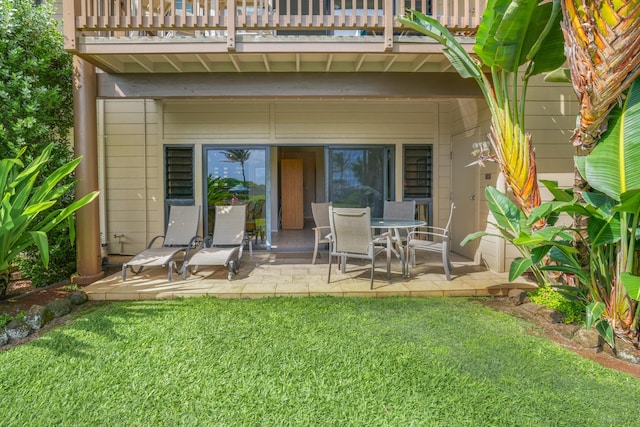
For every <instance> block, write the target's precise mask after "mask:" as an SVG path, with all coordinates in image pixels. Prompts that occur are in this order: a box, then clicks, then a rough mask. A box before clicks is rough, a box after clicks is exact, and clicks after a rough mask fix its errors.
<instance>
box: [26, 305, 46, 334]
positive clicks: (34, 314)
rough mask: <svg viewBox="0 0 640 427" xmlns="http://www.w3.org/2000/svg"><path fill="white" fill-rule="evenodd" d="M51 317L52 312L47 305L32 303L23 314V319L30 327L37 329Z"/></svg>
mask: <svg viewBox="0 0 640 427" xmlns="http://www.w3.org/2000/svg"><path fill="white" fill-rule="evenodd" d="M51 319H53V314H52V313H51V311H50V310H49V309H48V308H47V307H43V306H41V305H37V304H34V305H32V306H31V308H30V309H29V312H27V314H26V316H24V321H25V323H26V324H27V325H29V327H30V328H31V329H34V330H38V329H40V328H42V327H43V326H44V325H46V324H47V323H49V322H50V321H51Z"/></svg>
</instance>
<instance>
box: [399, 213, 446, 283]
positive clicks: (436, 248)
mask: <svg viewBox="0 0 640 427" xmlns="http://www.w3.org/2000/svg"><path fill="white" fill-rule="evenodd" d="M455 207H456V206H455V205H454V204H453V203H451V208H450V209H449V219H448V220H447V225H446V226H445V227H444V228H441V227H434V226H431V225H429V226H424V227H419V228H418V229H417V230H415V231H412V232H410V233H409V235H408V236H407V257H406V259H407V262H408V263H410V264H411V267H415V266H416V250H419V251H427V252H436V253H440V254H442V265H443V266H444V274H445V276H447V280H451V270H453V266H452V265H451V262H450V261H449V252H450V251H451V248H450V245H449V243H450V239H451V235H450V229H451V219H452V218H453V210H454V209H455ZM407 271H409V269H408V268H407Z"/></svg>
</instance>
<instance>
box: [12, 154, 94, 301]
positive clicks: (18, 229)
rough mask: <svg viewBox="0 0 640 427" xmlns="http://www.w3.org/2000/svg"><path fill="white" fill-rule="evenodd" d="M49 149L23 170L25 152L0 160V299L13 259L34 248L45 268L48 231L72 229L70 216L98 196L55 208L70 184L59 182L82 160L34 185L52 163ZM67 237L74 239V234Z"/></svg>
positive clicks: (47, 254)
mask: <svg viewBox="0 0 640 427" xmlns="http://www.w3.org/2000/svg"><path fill="white" fill-rule="evenodd" d="M52 150H53V145H52V144H49V145H48V146H47V147H46V148H45V149H44V150H43V151H42V153H41V154H40V155H38V156H37V157H36V158H35V159H34V160H33V161H32V162H31V163H30V164H28V165H27V166H26V167H25V166H24V164H23V163H22V160H21V159H20V157H21V156H22V154H24V149H23V150H22V151H21V152H20V154H19V155H18V156H17V157H16V158H14V159H11V158H8V159H3V160H1V161H0V197H1V199H0V299H2V298H4V297H5V295H6V291H7V286H8V284H9V277H10V272H11V268H12V265H13V262H14V261H15V260H16V258H17V257H18V256H19V255H20V254H21V253H22V252H23V251H24V250H25V249H27V248H28V247H30V246H33V245H35V246H36V247H37V248H38V250H39V252H40V259H41V261H42V263H43V265H44V266H45V267H48V264H49V243H48V239H47V232H49V231H50V230H51V229H53V228H54V227H55V226H56V225H58V224H60V223H61V222H63V221H69V227H70V229H71V230H73V228H74V227H73V214H74V213H75V212H76V211H77V210H78V209H80V208H81V207H83V206H85V205H87V204H88V203H90V202H91V201H93V199H95V198H96V197H97V195H98V192H93V193H89V194H87V195H86V196H84V197H82V198H80V199H78V200H76V201H75V202H73V203H71V204H70V205H68V206H63V207H59V208H56V206H59V202H60V198H61V197H62V196H64V195H65V194H66V193H67V192H68V191H70V190H71V187H72V185H73V183H69V184H65V185H60V182H61V181H62V180H63V179H64V178H66V177H67V176H69V175H70V174H71V173H72V172H73V171H74V170H75V168H76V167H77V166H78V164H79V163H80V161H81V160H82V159H81V158H77V159H75V160H72V161H70V162H68V163H66V164H64V165H62V166H60V167H59V168H58V169H56V170H55V171H54V172H53V173H51V174H50V175H49V176H48V177H44V179H43V180H42V183H41V184H40V185H36V183H37V182H38V178H39V175H40V174H41V172H42V170H43V169H44V168H45V167H46V165H47V163H48V162H49V161H50V160H51V155H52ZM42 215H44V216H42ZM39 218H42V219H40V220H39ZM36 221H37V222H36ZM70 238H73V233H71V234H70Z"/></svg>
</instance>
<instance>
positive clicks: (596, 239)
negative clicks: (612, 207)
mask: <svg viewBox="0 0 640 427" xmlns="http://www.w3.org/2000/svg"><path fill="white" fill-rule="evenodd" d="M587 235H588V236H589V241H590V242H591V244H592V245H593V246H600V245H605V244H607V243H615V242H617V241H619V240H620V220H619V219H618V217H617V216H616V217H610V218H609V219H608V220H603V219H600V218H594V217H592V218H589V222H588V223H587Z"/></svg>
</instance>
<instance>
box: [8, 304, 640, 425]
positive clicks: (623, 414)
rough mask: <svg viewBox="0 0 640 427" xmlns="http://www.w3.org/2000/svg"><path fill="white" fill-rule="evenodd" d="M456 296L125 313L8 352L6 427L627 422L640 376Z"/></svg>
mask: <svg viewBox="0 0 640 427" xmlns="http://www.w3.org/2000/svg"><path fill="white" fill-rule="evenodd" d="M530 327H532V326H531V325H529V324H527V323H524V322H523V321H521V320H518V319H514V318H511V317H508V316H506V315H503V314H500V313H496V312H494V311H492V310H490V309H488V308H486V307H484V306H482V305H481V304H478V303H477V302H474V301H470V300H466V299H461V298H455V299H404V298H387V299H350V298H330V297H317V298H266V299H259V300H216V299H212V298H193V299H184V300H176V301H152V302H129V303H114V304H110V305H107V306H104V307H100V308H97V309H93V310H89V311H88V312H86V313H84V314H83V315H81V316H79V317H77V318H76V319H75V320H74V321H72V322H70V323H69V324H67V325H65V326H63V327H59V328H56V329H54V330H52V331H49V332H48V333H46V334H45V335H44V336H43V337H41V338H39V339H38V340H35V341H32V342H31V343H29V344H26V345H23V346H20V347H18V348H15V349H13V350H10V351H5V352H2V353H0V364H1V365H2V370H1V371H0V384H2V398H1V399H0V414H1V415H0V418H1V421H0V422H1V423H2V425H3V426H22V425H47V426H48V425H55V426H107V425H109V426H155V425H162V426H176V425H186V426H201V425H205V426H207V425H216V426H217V425H224V426H228V425H229V426H234V425H239V426H248V425H251V426H279V425H287V426H289V425H291V426H314V425H315V426H387V425H388V426H411V425H416V426H428V425H446V426H459V425H469V426H516V425H523V426H524V425H526V426H529V425H534V426H552V425H553V426H556V425H567V426H578V425H579V426H589V425H593V426H625V425H637V422H638V416H637V415H636V414H635V410H634V409H633V408H634V407H635V403H633V402H638V401H640V380H638V379H636V378H634V377H631V376H629V375H627V374H623V373H619V372H616V371H612V370H608V369H606V368H603V367H601V366H600V365H597V364H595V363H593V362H591V361H589V360H585V359H582V358H580V357H578V356H576V355H574V354H573V353H571V352H569V351H568V350H565V349H563V348H561V347H559V346H558V345H556V344H554V343H552V342H550V341H547V340H545V339H543V338H539V337H536V336H532V335H531V334H529V333H527V329H528V328H530Z"/></svg>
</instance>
